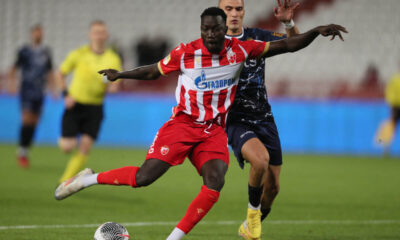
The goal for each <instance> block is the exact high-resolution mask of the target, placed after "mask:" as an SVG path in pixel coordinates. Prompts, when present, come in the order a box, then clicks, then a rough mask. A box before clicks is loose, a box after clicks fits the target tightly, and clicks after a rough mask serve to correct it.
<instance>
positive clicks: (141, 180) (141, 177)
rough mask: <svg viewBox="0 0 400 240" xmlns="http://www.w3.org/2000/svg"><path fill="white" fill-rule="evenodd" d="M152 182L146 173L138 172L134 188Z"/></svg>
mask: <svg viewBox="0 0 400 240" xmlns="http://www.w3.org/2000/svg"><path fill="white" fill-rule="evenodd" d="M153 182H154V179H153V178H151V177H150V176H149V175H148V174H146V173H141V172H140V171H138V172H137V174H136V186H137V187H145V186H148V185H150V184H152V183H153Z"/></svg>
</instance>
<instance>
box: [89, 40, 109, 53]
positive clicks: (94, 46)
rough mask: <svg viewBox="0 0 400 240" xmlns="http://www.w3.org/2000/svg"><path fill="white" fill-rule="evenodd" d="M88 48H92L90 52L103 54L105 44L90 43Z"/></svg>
mask: <svg viewBox="0 0 400 240" xmlns="http://www.w3.org/2000/svg"><path fill="white" fill-rule="evenodd" d="M90 49H91V50H92V52H94V53H96V54H103V53H104V51H105V49H106V47H105V45H102V44H95V43H91V44H90Z"/></svg>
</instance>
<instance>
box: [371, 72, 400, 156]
mask: <svg viewBox="0 0 400 240" xmlns="http://www.w3.org/2000/svg"><path fill="white" fill-rule="evenodd" d="M385 100H386V102H387V103H388V104H389V106H390V118H389V119H388V120H385V121H384V122H383V123H382V124H381V126H380V127H379V130H378V133H377V136H376V140H377V142H378V143H379V144H381V145H382V146H383V147H384V153H385V155H389V153H390V147H391V145H392V142H393V138H394V133H395V132H396V126H397V124H398V122H399V120H400V72H398V73H396V74H394V75H393V76H392V77H391V78H390V80H389V82H388V84H387V85H386V90H385Z"/></svg>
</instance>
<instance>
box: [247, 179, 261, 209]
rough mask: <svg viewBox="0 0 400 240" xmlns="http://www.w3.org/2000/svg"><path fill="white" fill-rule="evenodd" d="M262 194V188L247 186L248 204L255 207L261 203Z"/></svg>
mask: <svg viewBox="0 0 400 240" xmlns="http://www.w3.org/2000/svg"><path fill="white" fill-rule="evenodd" d="M262 192H263V186H261V187H252V186H250V184H249V202H250V204H251V205H252V206H253V207H257V206H258V205H260V202H261V194H262Z"/></svg>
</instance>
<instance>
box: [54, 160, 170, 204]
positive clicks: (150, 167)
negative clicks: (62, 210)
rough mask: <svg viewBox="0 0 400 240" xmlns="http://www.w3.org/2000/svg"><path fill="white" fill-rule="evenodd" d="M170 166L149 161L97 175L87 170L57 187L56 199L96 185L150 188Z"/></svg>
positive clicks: (156, 161) (157, 161)
mask: <svg viewBox="0 0 400 240" xmlns="http://www.w3.org/2000/svg"><path fill="white" fill-rule="evenodd" d="M170 166H171V165H170V164H168V163H166V162H164V161H161V160H158V159H149V160H146V161H145V162H144V163H143V165H142V166H141V167H135V166H132V167H122V168H117V169H113V170H110V171H106V172H101V173H97V174H96V173H94V172H93V170H91V169H89V168H86V169H84V170H82V171H81V172H79V173H78V174H77V175H76V176H74V177H72V178H70V179H68V180H66V181H64V182H62V183H61V184H60V185H59V186H58V187H57V189H56V191H55V194H54V197H55V199H57V200H62V199H64V198H67V197H69V196H70V195H72V194H74V193H76V192H79V191H80V190H82V189H84V188H86V187H89V186H92V185H95V184H107V185H128V186H131V187H134V188H137V187H143V186H148V185H150V184H151V183H153V182H154V181H155V180H157V179H158V178H159V177H161V176H162V175H163V174H164V173H165V172H166V171H167V170H168V169H169V168H170Z"/></svg>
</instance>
